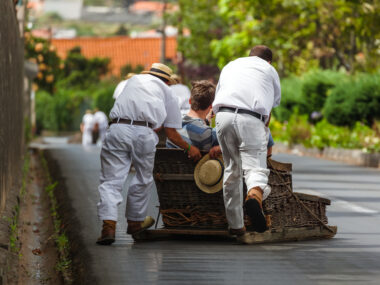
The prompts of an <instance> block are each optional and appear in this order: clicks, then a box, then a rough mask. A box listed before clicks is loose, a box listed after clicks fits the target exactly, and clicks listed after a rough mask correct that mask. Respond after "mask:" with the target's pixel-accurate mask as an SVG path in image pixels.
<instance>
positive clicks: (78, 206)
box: [48, 140, 380, 285]
mask: <svg viewBox="0 0 380 285" xmlns="http://www.w3.org/2000/svg"><path fill="white" fill-rule="evenodd" d="M50 142H53V144H51V145H49V150H48V151H49V152H50V154H51V155H52V156H53V158H54V159H55V160H57V161H58V163H59V165H60V168H61V171H62V175H63V176H64V177H65V179H66V186H67V194H68V196H69V199H70V200H71V201H72V202H71V203H72V207H73V209H74V212H73V214H75V215H76V216H77V218H78V219H79V222H80V229H78V230H79V234H80V235H81V236H82V238H83V240H84V246H85V248H86V250H87V251H88V253H89V256H88V257H87V258H88V260H86V262H85V263H86V265H87V266H88V267H87V269H88V270H89V271H88V272H89V274H91V276H92V278H93V279H94V280H95V281H96V282H97V283H98V284H182V285H184V284H380V214H379V213H380V171H379V170H376V169H369V168H362V167H355V166H349V165H345V164H342V163H337V162H332V161H327V160H320V159H315V158H310V157H299V156H294V155H286V154H278V155H275V156H274V159H276V160H279V161H283V162H291V163H293V169H294V171H293V185H294V190H295V191H298V192H304V193H309V194H316V195H320V196H323V197H327V198H329V199H331V200H332V205H331V206H329V207H328V209H327V212H328V218H329V224H330V225H337V226H338V234H337V235H336V236H335V238H333V239H331V240H315V241H303V242H289V243H277V244H263V245H253V246H244V245H238V244H234V243H233V242H231V241H226V240H224V241H223V240H167V241H155V242H145V243H134V242H133V240H132V239H131V237H130V236H128V235H126V233H125V231H126V227H125V218H124V214H123V210H124V207H125V203H124V204H123V205H122V206H121V207H120V211H119V222H118V226H117V237H116V238H117V241H116V242H115V243H114V244H113V245H112V246H109V247H104V246H98V245H96V244H95V241H96V239H97V237H98V235H99V233H100V229H101V223H100V222H99V221H98V219H97V214H96V203H97V201H98V192H97V186H98V175H99V170H100V162H99V153H100V149H99V148H96V147H90V148H86V149H85V148H83V147H82V146H80V145H67V144H59V142H60V141H59V140H58V141H57V140H55V141H54V140H53V141H52V140H50ZM129 180H130V177H129ZM127 184H128V181H127ZM157 205H158V202H157V195H156V194H155V189H154V190H153V195H152V199H151V213H150V214H151V215H152V216H154V217H156V214H157V209H156V206H157Z"/></svg>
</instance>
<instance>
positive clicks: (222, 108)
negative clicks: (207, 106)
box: [218, 107, 265, 123]
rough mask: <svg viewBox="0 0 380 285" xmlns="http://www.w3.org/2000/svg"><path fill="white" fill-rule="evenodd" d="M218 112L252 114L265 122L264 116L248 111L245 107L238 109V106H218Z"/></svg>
mask: <svg viewBox="0 0 380 285" xmlns="http://www.w3.org/2000/svg"><path fill="white" fill-rule="evenodd" d="M218 112H230V113H238V114H248V115H251V116H254V117H256V118H258V119H259V120H261V121H263V122H264V123H265V118H264V116H263V115H261V114H259V113H256V112H253V111H250V110H245V109H239V108H232V107H220V108H219V110H218Z"/></svg>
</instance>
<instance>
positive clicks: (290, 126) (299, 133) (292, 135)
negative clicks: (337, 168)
mask: <svg viewBox="0 0 380 285" xmlns="http://www.w3.org/2000/svg"><path fill="white" fill-rule="evenodd" d="M269 128H270V130H271V132H272V136H273V138H274V140H275V141H282V142H285V143H286V144H288V145H293V144H300V143H302V144H304V145H306V146H309V145H310V144H309V140H310V137H311V130H312V126H311V125H310V124H309V123H308V118H307V115H299V114H298V113H297V111H295V113H294V114H292V115H291V117H290V119H289V121H287V122H284V123H283V124H281V123H280V122H279V121H277V120H276V119H275V118H272V119H271V122H270V126H269Z"/></svg>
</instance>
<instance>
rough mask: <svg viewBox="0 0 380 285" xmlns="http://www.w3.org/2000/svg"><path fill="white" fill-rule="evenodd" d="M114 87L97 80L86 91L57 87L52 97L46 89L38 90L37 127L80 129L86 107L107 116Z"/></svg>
mask: <svg viewBox="0 0 380 285" xmlns="http://www.w3.org/2000/svg"><path fill="white" fill-rule="evenodd" d="M58 86H59V84H58ZM114 89H115V84H114V83H112V82H100V83H98V84H96V85H94V86H92V87H91V89H86V90H80V89H75V88H73V89H65V88H57V90H56V92H55V94H54V96H53V95H51V94H50V93H48V92H46V91H38V92H37V93H36V115H37V130H39V131H40V130H42V129H44V130H50V131H75V130H79V125H80V123H81V121H82V117H83V115H84V113H85V111H86V109H95V108H98V109H99V110H102V111H104V112H105V113H106V114H107V115H108V114H109V111H110V110H111V108H112V106H113V103H114V100H113V98H112V94H113V91H114Z"/></svg>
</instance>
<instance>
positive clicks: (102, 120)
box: [93, 109, 108, 146]
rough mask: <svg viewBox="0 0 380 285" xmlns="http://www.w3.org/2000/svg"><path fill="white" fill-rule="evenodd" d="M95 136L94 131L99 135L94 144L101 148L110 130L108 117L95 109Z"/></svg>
mask: <svg viewBox="0 0 380 285" xmlns="http://www.w3.org/2000/svg"><path fill="white" fill-rule="evenodd" d="M93 124H94V127H93V135H94V131H95V132H96V133H97V138H96V140H95V141H94V138H93V143H95V144H98V145H100V146H101V144H102V142H103V140H104V136H105V135H106V131H107V128H108V118H107V115H106V114H104V112H102V111H100V110H99V109H95V113H94V117H93Z"/></svg>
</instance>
